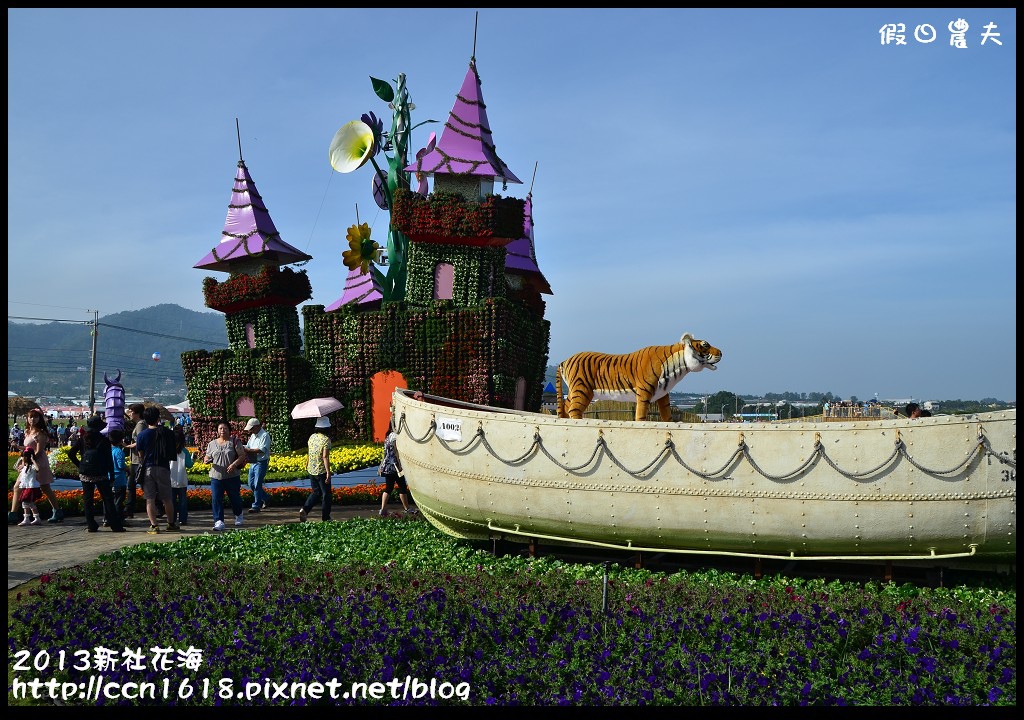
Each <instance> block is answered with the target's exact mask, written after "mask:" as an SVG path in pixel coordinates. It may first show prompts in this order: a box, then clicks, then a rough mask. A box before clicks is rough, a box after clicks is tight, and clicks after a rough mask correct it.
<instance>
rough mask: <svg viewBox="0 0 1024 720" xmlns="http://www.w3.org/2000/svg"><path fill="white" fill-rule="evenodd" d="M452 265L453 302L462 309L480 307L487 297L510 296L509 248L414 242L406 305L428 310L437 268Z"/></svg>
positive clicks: (411, 249)
mask: <svg viewBox="0 0 1024 720" xmlns="http://www.w3.org/2000/svg"><path fill="white" fill-rule="evenodd" d="M438 263H449V264H450V265H452V266H453V267H454V269H455V281H454V285H453V295H452V302H453V303H454V304H455V305H457V306H459V307H473V306H476V305H480V304H481V303H483V302H484V300H486V299H487V298H492V297H506V296H507V294H508V284H507V282H506V281H505V248H504V247H502V246H499V247H484V248H478V247H466V246H463V245H441V244H436V243H415V242H414V243H410V246H409V278H408V280H407V281H406V283H407V284H406V302H407V303H408V304H409V305H412V306H420V307H427V306H429V305H431V304H432V303H434V302H436V300H434V297H433V295H434V268H435V267H437V265H438Z"/></svg>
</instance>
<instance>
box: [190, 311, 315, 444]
mask: <svg viewBox="0 0 1024 720" xmlns="http://www.w3.org/2000/svg"><path fill="white" fill-rule="evenodd" d="M269 309H270V308H266V309H265V310H269ZM290 309H291V310H292V312H294V311H295V310H294V308H290ZM181 364H182V370H183V372H184V375H185V383H186V385H187V386H188V402H189V405H190V406H191V408H192V412H191V414H192V426H193V428H194V430H195V434H196V445H197V446H198V447H199V449H200V451H202V450H205V449H206V446H207V444H208V443H209V442H210V441H211V440H213V439H214V438H215V437H216V435H217V423H218V422H220V421H221V420H222V419H225V420H227V421H228V422H229V423H230V424H231V428H232V431H233V432H234V433H236V434H238V435H240V436H242V437H246V435H247V434H246V433H245V432H244V426H245V421H246V420H248V418H249V417H251V416H250V415H243V416H239V415H238V412H237V407H238V402H239V400H241V399H243V398H248V399H251V400H252V403H253V412H254V415H255V416H256V417H258V418H259V419H260V420H261V421H262V422H263V425H264V427H266V429H267V430H268V431H269V432H270V434H271V436H272V438H273V445H272V447H273V449H274V451H276V452H284V451H288V450H294V449H297V448H301V447H305V445H306V441H307V440H308V439H309V433H310V431H311V430H312V422H313V421H309V423H308V425H309V428H308V429H307V428H305V427H304V426H303V425H302V424H301V423H298V424H297V423H296V422H295V421H293V420H292V418H291V409H292V408H293V407H294V406H295V405H297V404H298V403H300V402H303V401H305V400H309V399H310V398H313V397H319V396H321V395H322V393H321V392H320V387H319V386H318V385H317V384H316V383H315V380H314V373H313V368H312V365H311V364H310V362H309V360H308V359H307V358H305V357H303V356H302V355H298V354H296V353H294V352H290V351H288V350H286V349H284V348H254V349H248V348H241V349H238V348H236V349H231V350H215V351H214V352H212V353H211V352H208V351H206V350H194V351H191V352H185V353H182V355H181Z"/></svg>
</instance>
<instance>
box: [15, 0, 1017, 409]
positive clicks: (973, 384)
mask: <svg viewBox="0 0 1024 720" xmlns="http://www.w3.org/2000/svg"><path fill="white" fill-rule="evenodd" d="M474 13H475V11H474V10H472V9H396V10H391V9H386V8H385V9H369V10H345V9H333V10H281V9H276V10H275V9H269V10H248V9H247V10H245V11H244V12H243V11H239V10H204V9H157V10H149V9H129V10H69V9H8V30H7V34H8V71H7V73H8V91H7V92H8V96H7V97H8V112H7V116H8V135H7V139H8V164H7V175H8V195H7V197H8V219H7V227H8V237H9V243H8V251H7V252H8V268H9V270H8V314H9V315H18V316H40V317H61V318H72V319H91V314H88V313H86V312H85V310H87V309H89V310H91V309H98V310H99V311H100V315H101V316H103V315H107V314H112V313H115V312H119V311H122V310H134V309H139V308H143V307H149V306H152V305H156V304H160V303H177V304H179V305H182V306H184V307H187V308H191V309H195V310H200V311H206V310H207V308H205V306H204V305H203V295H202V279H203V277H205V276H206V275H208V274H212V275H214V276H216V277H218V279H224V278H225V277H226V275H223V274H221V273H208V272H205V271H201V270H196V269H193V268H192V266H193V265H194V264H195V263H196V262H198V261H199V259H200V258H202V257H203V256H204V255H205V254H206V253H207V252H209V250H210V249H211V248H213V247H214V246H215V245H216V244H217V243H218V241H219V239H220V231H221V229H222V228H223V226H224V220H225V216H226V214H227V204H228V201H229V198H230V191H231V186H232V181H233V178H234V173H235V165H236V162H237V160H238V140H237V138H236V132H235V119H236V118H238V122H239V123H240V127H241V144H242V154H243V156H244V159H245V162H246V165H247V166H248V168H249V171H250V173H251V174H252V177H253V180H254V181H255V183H256V186H257V188H258V189H259V191H260V193H261V195H262V196H263V199H264V201H265V203H266V205H267V207H268V209H269V211H270V214H271V217H273V219H274V222H275V224H276V225H277V228H278V230H280V232H281V235H282V238H283V239H284V240H285V241H286V242H288V243H290V244H291V245H293V246H295V247H296V248H298V249H300V250H302V251H304V252H307V253H309V254H310V255H312V256H313V260H312V261H311V262H310V263H309V264H308V265H307V266H306V269H307V270H308V273H309V277H310V280H311V282H312V285H313V298H312V300H311V301H309V302H310V303H315V304H322V305H329V304H330V303H332V302H333V301H335V300H336V299H338V298H339V297H340V296H341V294H342V291H343V288H344V279H345V276H346V270H345V268H344V265H343V264H342V260H341V253H342V251H343V250H344V249H347V245H346V243H345V232H346V229H347V228H348V227H349V226H350V225H352V224H353V223H354V222H355V207H356V205H357V204H358V206H359V213H360V219H361V220H362V221H364V222H370V223H371V224H372V225H373V227H374V236H375V237H381V238H383V237H384V235H385V233H386V225H387V215H386V213H384V212H382V211H381V212H378V211H377V208H376V206H375V205H374V203H373V200H372V197H371V195H370V182H371V173H370V168H369V167H365V168H361V169H360V170H359V171H356V172H354V173H351V174H344V175H343V174H339V173H336V172H334V171H333V170H332V168H331V167H330V164H329V162H328V159H327V149H328V145H329V143H330V141H331V139H332V137H333V136H334V133H335V132H336V131H337V129H338V128H339V127H340V126H341V125H343V124H344V123H346V122H348V121H349V120H354V119H357V118H358V117H359V116H360V115H361V114H362V113H364V112H367V111H370V110H372V111H374V112H375V113H376V114H377V115H378V116H384V117H385V118H389V117H390V115H389V111H388V110H387V107H386V105H385V104H384V103H382V102H381V101H380V100H379V99H378V98H377V97H376V96H375V95H374V94H373V90H372V88H371V86H370V81H369V77H370V76H374V77H378V78H382V79H385V80H393V79H394V78H396V77H397V75H398V73H402V72H404V73H405V74H406V76H407V82H408V87H409V91H410V98H411V100H412V102H413V103H415V105H416V109H415V110H414V111H413V113H412V119H413V122H414V123H419V122H421V121H423V120H427V119H434V120H438V121H440V122H439V123H438V124H436V125H426V126H423V127H421V128H419V129H417V130H416V132H415V133H414V134H413V140H412V146H413V148H414V149H418V148H419V147H422V146H423V145H424V144H425V143H426V139H427V135H428V133H429V132H430V131H431V130H436V131H437V132H438V134H440V131H441V124H440V123H443V122H444V121H445V120H446V119H447V117H448V113H449V112H450V110H451V107H452V104H453V103H454V100H455V94H456V93H457V92H458V90H459V88H460V86H461V84H462V80H463V78H464V76H465V73H466V69H467V67H468V63H469V60H470V56H471V55H472V54H473V32H474ZM957 19H963V20H965V21H966V22H967V23H968V25H969V29H968V30H967V32H966V34H965V39H966V43H967V47H966V48H957V47H954V46H951V44H950V31H949V29H948V26H949V24H950V23H951V22H954V21H956V20H957ZM889 23H903V24H904V25H905V26H906V44H904V45H896V44H895V43H894V44H890V45H884V44H882V42H881V35H880V33H879V30H880V28H882V26H883V25H886V24H889ZM989 23H995V26H996V27H995V28H993V30H992V32H996V33H999V35H998V38H997V39H998V40H1000V41H1001V42H1002V45H998V44H996V43H995V42H994V41H993V40H991V39H990V40H988V41H986V42H985V44H982V42H981V40H982V33H984V32H985V30H984V27H983V26H985V25H987V24H989ZM919 25H931V26H932V27H934V28H935V30H936V33H937V37H936V38H935V40H934V42H931V43H923V42H919V41H918V40H916V39H915V37H914V28H915V27H917V26H919ZM476 43H477V44H476V59H477V68H478V70H479V73H480V77H481V81H482V87H483V95H484V100H485V102H486V105H487V112H488V117H489V120H490V124H491V129H492V132H493V135H494V141H495V145H496V147H497V151H498V154H499V155H500V156H501V158H502V159H503V160H504V161H505V162H506V163H507V164H508V166H509V168H510V169H511V170H512V172H514V173H515V174H516V175H517V176H518V177H519V178H521V179H522V180H523V181H524V185H509V187H508V190H507V191H505V193H504V194H506V195H510V196H515V197H525V195H526V193H527V191H528V189H529V184H530V180H531V178H532V177H533V173H534V166H535V164H536V167H537V173H536V180H535V183H534V188H533V201H534V220H535V223H536V251H537V259H538V262H539V265H540V268H541V270H542V271H543V272H544V274H545V276H546V277H547V279H548V281H549V282H550V284H551V287H552V290H553V293H554V294H553V295H551V296H545V300H546V301H547V314H546V316H547V318H548V319H549V320H550V321H551V345H550V362H551V363H552V364H554V363H556V362H557V361H560V360H562V359H564V358H565V357H567V356H568V355H570V354H572V353H574V352H578V351H581V350H600V351H604V352H614V353H621V352H629V351H631V350H634V349H636V348H639V347H643V346H645V345H662V344H668V343H672V342H675V341H677V340H678V339H679V337H680V336H681V335H682V334H683V333H684V332H690V333H693V334H694V335H695V336H697V337H701V338H704V339H706V340H708V341H709V342H711V343H712V344H714V345H716V346H717V347H719V348H721V350H722V351H723V355H724V357H723V360H722V362H721V363H720V365H719V369H718V371H717V372H715V373H711V372H703V373H699V374H694V375H691V376H690V377H687V378H686V379H685V380H684V381H683V382H682V383H681V384H680V385H679V386H677V388H676V389H677V390H678V391H690V392H715V391H718V390H729V391H731V392H736V393H739V394H743V395H757V394H761V393H764V392H784V391H794V392H832V393H834V394H837V395H839V396H842V397H849V396H851V395H856V396H857V397H859V398H861V399H867V398H871V397H873V396H874V395H875V394H876V393H877V394H878V396H879V397H880V398H908V397H914V398H918V399H935V400H939V399H957V398H963V399H980V398H984V397H994V398H998V399H1001V400H1015V399H1016V393H1017V379H1016V360H1017V355H1016V341H1017V337H1016V336H1017V330H1016V319H1017V317H1016V287H1017V283H1016V269H1015V268H1016V242H1015V238H1016V131H1017V128H1016V109H1015V108H1016V102H1017V98H1016V95H1017V82H1016V81H1017V78H1016V67H1015V66H1016V11H1015V10H1013V9H1005V8H1004V9H984V8H982V9H976V8H959V9H956V8H953V9H950V8H932V9H928V8H925V9H906V8H904V9H886V8H872V9H842V10H829V9H812V10H798V9H786V10H772V9H765V10H752V9H723V10H680V9H675V10H673V9H641V10H625V9H612V10H559V9H551V10H544V9H492V8H484V9H482V10H481V11H480V13H479V26H478V30H477V40H476ZM388 124H390V123H388ZM26 261H27V262H26ZM151 349H152V348H146V350H147V354H148V352H149V350H151Z"/></svg>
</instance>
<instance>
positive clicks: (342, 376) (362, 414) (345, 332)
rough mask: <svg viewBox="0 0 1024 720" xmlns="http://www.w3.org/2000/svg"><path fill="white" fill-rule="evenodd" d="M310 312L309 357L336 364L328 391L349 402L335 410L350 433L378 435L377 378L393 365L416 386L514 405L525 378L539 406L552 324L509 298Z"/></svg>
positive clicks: (529, 403)
mask: <svg viewBox="0 0 1024 720" xmlns="http://www.w3.org/2000/svg"><path fill="white" fill-rule="evenodd" d="M303 313H304V320H305V328H306V351H307V356H308V357H309V358H310V360H311V361H312V363H313V364H314V365H315V366H321V367H323V368H327V367H329V368H330V371H329V372H327V371H325V372H324V373H323V375H324V377H325V386H324V387H325V392H326V394H328V395H333V396H334V397H337V398H338V399H339V400H341V401H342V402H343V403H344V404H345V409H344V410H341V411H339V412H338V413H336V414H335V415H334V417H335V418H337V420H338V421H339V422H340V425H341V430H340V431H341V432H342V433H343V434H344V435H345V436H346V437H350V438H351V439H360V440H363V439H368V438H371V437H372V434H373V427H372V407H371V397H370V392H371V387H370V378H372V377H373V375H375V374H376V373H378V372H381V371H386V370H394V371H397V372H399V373H401V374H402V375H403V376H404V377H405V379H406V381H407V382H408V383H409V387H411V388H413V389H419V390H423V391H424V392H427V393H430V394H435V395H443V396H445V397H450V398H453V399H456V400H465V401H468V402H475V403H480V404H484V405H490V406H494V407H514V405H515V400H516V386H517V383H518V380H519V378H520V377H522V378H523V379H524V381H525V386H526V396H525V407H526V409H530V410H539V409H540V402H541V391H542V390H543V388H542V382H543V379H544V371H545V368H546V366H547V360H548V342H549V339H550V323H549V322H548V321H546V320H543V319H538V318H537V317H536V316H535V315H533V314H532V313H530V312H528V311H527V310H526V309H525V308H523V307H522V306H520V305H518V304H516V303H513V302H511V301H509V300H506V299H504V298H488V299H486V300H485V301H483V302H482V303H481V304H479V305H478V306H476V307H472V308H459V307H457V306H456V305H455V303H454V302H452V301H432V302H431V303H430V304H429V306H427V307H412V306H411V305H410V304H409V303H386V304H385V305H384V306H383V307H382V308H381V309H380V310H371V311H363V312H359V311H357V310H356V309H355V308H354V307H352V306H345V307H343V308H342V309H340V310H338V311H336V312H331V313H326V312H324V309H323V306H322V305H312V306H311V305H307V306H305V307H303ZM316 372H317V373H319V372H320V370H319V369H318V370H317V371H316Z"/></svg>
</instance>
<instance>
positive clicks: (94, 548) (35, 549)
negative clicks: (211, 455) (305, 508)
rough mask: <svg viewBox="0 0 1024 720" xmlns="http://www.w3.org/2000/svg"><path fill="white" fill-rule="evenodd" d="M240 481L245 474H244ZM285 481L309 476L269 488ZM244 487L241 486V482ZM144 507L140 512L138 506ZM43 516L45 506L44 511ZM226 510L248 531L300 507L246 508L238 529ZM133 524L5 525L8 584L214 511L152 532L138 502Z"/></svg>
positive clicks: (353, 478)
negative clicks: (121, 527)
mask: <svg viewBox="0 0 1024 720" xmlns="http://www.w3.org/2000/svg"><path fill="white" fill-rule="evenodd" d="M243 480H244V478H243ZM379 480H380V478H379V477H377V468H376V466H374V467H369V468H363V469H361V470H354V471H351V472H346V473H340V474H337V475H334V476H333V477H332V478H331V484H332V485H333V486H334V487H345V486H351V485H361V484H364V483H371V482H376V481H379ZM278 486H289V487H298V488H309V486H310V483H309V479H305V480H293V481H289V482H269V483H267V487H278ZM81 487H82V484H81V483H80V482H78V481H77V480H71V479H62V478H58V479H57V480H56V481H54V488H55V489H58V490H66V489H76V488H77V489H81ZM242 487H245V485H244V484H243V486H242ZM396 507H397V508H398V510H399V511H401V509H402V508H401V504H400V503H397V502H396V501H392V502H391V504H390V505H389V506H388V509H389V510H390V511H391V512H395V508H396ZM140 509H141V510H142V512H138V510H140ZM379 509H380V505H334V506H333V508H332V509H331V518H332V519H333V520H347V519H348V518H353V517H376V516H377V510H379ZM44 512H45V513H46V514H47V516H48V515H49V510H48V509H47V510H45V511H44ZM225 515H226V516H227V517H228V518H229V519H228V529H227V531H226V532H236V531H238V530H242V531H244V530H249V529H252V528H258V527H263V526H264V525H282V524H284V523H291V522H298V521H299V506H298V505H295V506H294V507H270V508H267V509H266V510H263V511H262V512H259V513H249V511H248V510H246V511H245V524H244V525H243V526H242V527H241V528H236V527H234V524H233V522H232V520H231V519H230V518H231V517H232V516H231V509H230V507H228V508H227V511H226V513H225ZM319 518H320V507H319V505H317V507H316V508H315V509H314V510H313V512H312V513H310V519H309V522H319V521H320V520H319ZM130 522H131V523H132V526H131V527H129V528H128V532H123V533H115V532H111V531H110V529H109V528H100V530H99V531H98V532H94V533H90V532H86V530H85V517H84V516H80V517H69V518H67V519H66V520H64V522H61V523H48V522H43V523H41V524H40V525H32V526H28V527H20V526H18V525H8V526H7V589H8V590H10V589H11V588H14V587H17V586H18V585H21V584H22V583H24V582H28V581H29V580H32V579H33V578H37V577H39V576H40V575H43V574H45V573H48V572H52V571H53V570H57V569H59V568H64V567H74V566H76V565H82V564H84V563H87V562H90V561H92V560H95V559H96V558H98V557H99V556H100V555H102V554H103V553H108V552H113V551H114V550H118V549H119V548H122V547H124V546H126V545H138V544H139V543H145V542H172V541H174V540H179V539H181V538H183V537H188V536H190V535H202V534H204V533H212V532H213V511H212V510H190V511H189V514H188V525H185V526H184V527H182V528H181V532H161V533H160V534H159V535H150V534H149V533H147V532H146V530H148V529H149V520H147V519H146V512H145V504H144V503H142V502H140V503H139V504H138V505H137V507H136V513H135V519H134V520H131V521H130ZM166 526H167V521H166V520H162V521H161V523H160V527H161V529H162V528H164V527H166Z"/></svg>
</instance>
